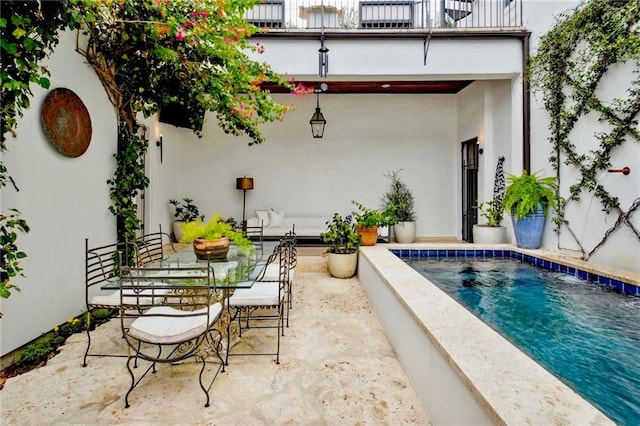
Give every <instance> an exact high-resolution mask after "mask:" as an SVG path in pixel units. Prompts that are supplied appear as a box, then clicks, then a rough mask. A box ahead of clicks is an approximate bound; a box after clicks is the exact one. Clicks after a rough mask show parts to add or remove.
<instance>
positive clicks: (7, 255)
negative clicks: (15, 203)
mask: <svg viewBox="0 0 640 426" xmlns="http://www.w3.org/2000/svg"><path fill="white" fill-rule="evenodd" d="M9 211H11V212H12V213H10V214H8V215H4V214H0V252H1V254H0V266H1V268H0V297H2V298H3V299H7V298H9V296H11V290H16V291H20V287H18V286H17V285H15V284H13V283H12V282H11V280H12V278H14V277H16V276H18V275H20V276H24V272H23V268H22V266H21V265H20V260H21V259H24V258H25V257H27V254H26V253H25V252H23V251H22V250H20V249H19V248H18V245H17V240H18V232H23V233H28V232H29V225H28V224H27V222H26V220H24V219H22V218H21V217H20V212H19V211H18V210H16V209H9ZM0 318H2V312H0Z"/></svg>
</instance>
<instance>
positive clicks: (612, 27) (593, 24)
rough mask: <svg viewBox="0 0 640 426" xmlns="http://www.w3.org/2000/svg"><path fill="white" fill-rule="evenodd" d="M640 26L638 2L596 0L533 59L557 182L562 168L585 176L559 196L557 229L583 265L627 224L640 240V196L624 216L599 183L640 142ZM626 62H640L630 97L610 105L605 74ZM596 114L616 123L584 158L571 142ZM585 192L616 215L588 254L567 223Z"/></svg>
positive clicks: (569, 18)
mask: <svg viewBox="0 0 640 426" xmlns="http://www.w3.org/2000/svg"><path fill="white" fill-rule="evenodd" d="M639 22H640V1H626V0H624V1H620V0H592V1H590V2H587V3H585V4H583V5H582V6H581V7H578V8H577V9H576V10H574V11H573V12H572V13H569V14H564V15H561V16H560V17H559V19H558V23H557V24H556V25H555V26H554V27H553V28H552V29H551V31H549V32H548V33H547V34H546V35H544V36H543V37H542V38H541V39H540V45H539V47H538V51H537V53H536V55H535V56H533V57H532V58H531V61H530V67H529V79H530V81H531V84H532V88H533V90H535V91H538V92H541V93H542V94H543V97H544V107H545V109H546V111H547V112H548V113H549V116H550V117H551V120H550V123H549V129H550V131H551V132H550V137H549V141H550V142H551V144H552V147H553V149H552V152H551V154H550V156H549V161H550V163H551V164H552V166H553V168H554V170H555V171H556V175H557V177H558V180H559V181H560V177H561V176H560V174H561V169H562V166H563V165H564V166H568V167H573V168H575V169H577V171H578V172H579V177H578V180H577V182H576V183H574V184H573V185H570V186H569V188H568V191H569V195H568V196H567V197H560V195H559V193H558V197H557V198H558V203H557V206H556V209H555V212H554V218H553V222H554V225H555V227H554V230H555V232H556V234H557V235H558V237H560V233H561V231H562V229H567V230H568V232H569V234H570V235H571V237H572V238H573V240H574V241H575V243H576V244H577V246H578V247H579V250H580V252H581V254H582V258H583V259H585V260H586V259H588V258H589V257H590V256H591V255H592V254H593V253H594V252H595V251H596V250H597V249H598V248H600V247H601V246H602V245H603V244H604V242H605V241H606V240H607V238H608V237H609V235H611V233H612V232H613V231H614V230H615V229H617V228H619V227H621V226H622V225H626V226H628V227H629V228H630V230H631V231H632V232H633V233H634V234H635V235H636V236H637V237H638V239H639V240H640V231H638V229H636V228H635V227H634V225H633V224H632V222H631V220H630V217H631V215H632V214H633V213H634V212H635V211H637V210H638V208H639V205H640V199H636V200H635V201H634V202H633V203H632V205H631V206H629V208H628V210H627V211H624V210H623V208H622V207H621V206H620V202H619V200H618V198H617V197H615V196H613V195H611V194H610V193H609V192H608V191H607V190H606V189H605V188H604V187H603V186H602V185H598V176H599V175H601V173H602V172H605V171H607V170H608V169H609V168H610V167H611V155H612V153H613V152H614V150H615V149H616V148H617V147H619V146H621V145H622V144H624V143H633V142H635V143H638V142H640V131H639V129H638V119H637V117H638V113H639V112H640V71H639V70H640V27H639V24H638V23H639ZM627 62H631V63H633V64H634V65H635V67H634V68H635V70H634V74H635V75H634V78H633V80H632V82H631V84H630V87H628V89H627V93H628V97H627V98H626V99H615V100H614V101H613V102H609V103H606V102H604V101H602V100H600V99H599V98H598V97H597V94H596V92H597V89H598V87H599V84H600V82H601V81H602V79H603V78H604V77H605V74H606V73H607V72H608V71H609V70H610V69H611V67H612V66H614V65H616V64H622V63H627ZM594 113H595V114H598V116H599V119H600V121H603V122H606V123H608V124H609V125H610V130H609V131H606V132H597V133H594V135H593V137H594V138H595V140H597V141H598V147H597V148H596V149H593V150H590V151H589V152H588V153H580V152H579V151H578V149H577V147H576V143H574V142H573V141H572V140H571V135H572V131H573V130H574V128H575V127H576V125H577V124H578V122H579V120H580V119H581V118H584V117H585V116H586V115H587V114H594ZM584 191H587V192H588V193H592V194H593V196H594V197H595V198H597V199H598V200H599V201H600V203H601V205H602V210H603V211H604V212H605V213H607V214H609V213H611V212H615V213H617V214H618V220H617V221H616V223H615V224H614V226H613V227H612V228H610V229H609V230H607V232H606V233H605V235H604V236H603V238H602V239H601V241H600V242H599V243H597V244H596V245H595V246H594V247H593V248H592V249H591V250H589V251H587V249H586V248H585V247H584V246H583V244H584V243H583V242H582V241H580V240H579V238H578V237H577V236H576V234H575V232H574V231H573V229H572V228H571V224H570V223H569V222H568V220H567V219H566V218H565V212H566V208H567V206H568V205H569V204H570V203H575V202H578V201H580V197H581V195H582V194H583V192H584ZM558 244H559V245H560V238H558Z"/></svg>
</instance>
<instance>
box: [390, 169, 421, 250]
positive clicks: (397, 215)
mask: <svg viewBox="0 0 640 426" xmlns="http://www.w3.org/2000/svg"><path fill="white" fill-rule="evenodd" d="M399 173H400V170H398V171H395V172H390V173H388V174H386V175H385V176H386V177H388V178H389V179H391V187H390V188H389V191H387V192H386V193H385V194H384V195H383V196H382V202H383V203H384V205H385V207H386V209H388V210H389V211H390V212H391V216H392V223H393V235H394V236H395V239H396V242H398V243H412V242H414V241H415V239H416V222H415V221H416V217H417V216H416V211H415V206H414V200H413V193H412V192H411V190H410V189H409V187H408V186H407V185H406V184H405V183H404V182H402V181H401V180H400V176H399Z"/></svg>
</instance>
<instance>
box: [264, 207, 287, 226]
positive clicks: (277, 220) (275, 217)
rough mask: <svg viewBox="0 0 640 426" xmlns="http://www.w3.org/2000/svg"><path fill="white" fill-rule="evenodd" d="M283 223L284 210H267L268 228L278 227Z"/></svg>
mask: <svg viewBox="0 0 640 426" xmlns="http://www.w3.org/2000/svg"><path fill="white" fill-rule="evenodd" d="M284 223H285V222H284V210H282V211H280V212H277V211H275V210H273V209H271V210H269V226H268V227H269V228H280V227H282V226H283V225H284Z"/></svg>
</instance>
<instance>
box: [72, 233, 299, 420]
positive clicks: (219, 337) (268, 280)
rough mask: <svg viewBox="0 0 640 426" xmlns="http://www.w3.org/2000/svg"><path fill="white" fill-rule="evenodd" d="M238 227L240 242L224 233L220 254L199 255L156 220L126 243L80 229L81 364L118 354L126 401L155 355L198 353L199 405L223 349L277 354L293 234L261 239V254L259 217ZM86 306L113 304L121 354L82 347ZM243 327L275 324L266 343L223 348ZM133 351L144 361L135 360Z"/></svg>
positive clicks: (225, 355) (177, 357) (170, 357)
mask: <svg viewBox="0 0 640 426" xmlns="http://www.w3.org/2000/svg"><path fill="white" fill-rule="evenodd" d="M239 231H240V232H241V233H242V234H244V235H245V237H247V238H248V240H246V243H243V244H248V246H246V245H242V246H234V247H233V250H231V247H229V245H228V244H229V241H228V240H227V248H226V250H225V251H224V253H223V254H222V256H220V253H219V252H218V249H216V250H215V252H214V251H212V252H211V253H210V255H207V256H205V257H204V258H203V257H202V255H201V254H202V253H200V254H198V252H197V250H196V244H195V243H194V246H193V247H192V246H190V245H186V247H182V248H180V250H176V247H175V246H174V244H173V243H172V242H171V241H170V236H169V235H168V234H166V233H163V232H162V229H160V231H159V232H156V233H152V234H148V235H142V236H140V237H139V238H137V239H136V240H135V241H134V242H132V243H114V244H108V245H106V246H101V247H89V240H88V239H85V273H86V286H85V297H86V301H87V302H86V303H87V305H86V306H87V314H86V316H87V324H88V327H87V331H86V336H87V347H86V350H85V355H84V358H83V363H82V365H83V367H86V366H87V357H89V356H96V355H97V356H109V357H126V358H127V364H126V365H127V370H128V372H129V375H130V377H131V384H130V387H129V390H128V391H127V393H126V395H125V407H126V408H128V407H129V406H130V403H129V395H130V394H131V393H132V391H133V390H134V388H136V387H137V386H138V385H139V384H140V382H141V381H142V379H143V378H144V377H145V376H147V375H148V373H150V372H151V373H154V374H155V373H156V368H157V364H166V365H174V364H176V363H179V362H182V361H185V360H188V359H191V358H194V359H195V360H196V361H198V362H199V363H201V369H200V371H199V374H198V377H199V384H200V388H201V389H202V390H203V391H204V394H205V396H206V402H205V405H204V406H205V407H208V406H209V405H210V394H209V389H210V388H211V386H212V384H213V381H214V380H215V378H216V377H217V375H218V373H219V372H220V371H222V372H224V368H225V365H226V364H228V362H229V356H230V355H243V356H246V355H275V361H276V363H277V364H279V363H280V337H281V336H284V327H285V321H286V326H287V327H288V326H289V318H288V316H289V310H290V307H291V300H292V297H291V295H290V294H289V293H290V292H291V290H292V281H293V270H294V268H295V266H296V264H297V258H296V251H297V248H296V244H297V241H296V235H295V233H294V232H293V231H289V232H287V234H286V236H285V238H284V239H281V240H280V242H279V243H278V244H276V245H275V247H274V244H273V243H270V244H269V251H267V253H268V256H267V257H266V259H263V256H264V255H265V247H264V242H263V241H262V227H258V228H256V227H251V228H247V227H245V228H244V230H239ZM232 232H235V233H237V232H238V231H232ZM221 241H222V240H221ZM271 249H272V251H271ZM269 253H270V254H269ZM196 256H197V257H196ZM131 265H132V266H131ZM105 291H106V293H105ZM93 309H109V310H112V311H114V312H116V313H117V317H119V318H120V324H121V334H122V337H123V339H124V341H125V342H126V343H127V347H126V355H124V351H122V350H120V351H115V352H113V353H94V352H92V351H91V332H92V330H93V328H94V325H93V324H92V321H91V316H92V311H93ZM265 311H272V312H269V313H265ZM243 312H244V313H245V317H244V318H243V317H242V314H243ZM236 319H237V325H238V326H237V328H236V327H235V321H236ZM243 320H244V321H243ZM256 322H259V323H260V324H261V325H260V326H256V325H255V323H256ZM250 324H251V325H250ZM232 325H233V326H232ZM249 328H252V329H262V328H271V329H275V330H276V333H275V335H276V343H275V346H274V348H273V349H270V350H269V351H267V352H264V351H262V352H260V351H255V350H251V351H249V352H240V353H231V352H235V351H232V350H231V348H232V346H233V345H234V344H235V343H236V342H237V340H236V339H240V338H242V330H243V329H249ZM232 335H233V336H232ZM232 340H233V342H232ZM211 359H213V362H214V363H215V364H216V365H217V369H216V370H215V372H214V373H213V374H212V378H211V381H210V382H206V383H208V385H207V384H206V383H205V382H203V373H204V370H205V368H206V367H207V365H208V362H207V361H208V360H211ZM139 361H148V363H149V365H148V366H145V367H144V368H141V369H140V370H137V368H138V362H139Z"/></svg>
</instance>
